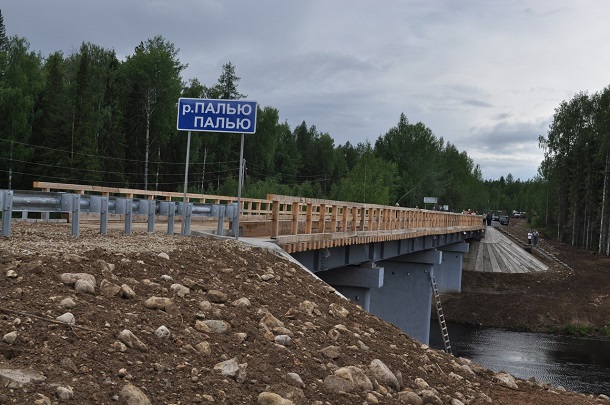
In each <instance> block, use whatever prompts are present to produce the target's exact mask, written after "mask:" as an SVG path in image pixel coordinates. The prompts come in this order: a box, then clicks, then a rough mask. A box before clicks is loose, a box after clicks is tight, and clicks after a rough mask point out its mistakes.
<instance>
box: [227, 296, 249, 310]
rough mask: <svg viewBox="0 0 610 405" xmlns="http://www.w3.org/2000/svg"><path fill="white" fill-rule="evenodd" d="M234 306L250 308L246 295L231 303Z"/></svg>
mask: <svg viewBox="0 0 610 405" xmlns="http://www.w3.org/2000/svg"><path fill="white" fill-rule="evenodd" d="M231 305H233V306H234V307H238V308H250V305H252V304H250V300H249V299H247V298H246V297H242V298H239V299H237V300H235V301H233V302H232V303H231Z"/></svg>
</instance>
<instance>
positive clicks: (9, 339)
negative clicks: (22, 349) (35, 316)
mask: <svg viewBox="0 0 610 405" xmlns="http://www.w3.org/2000/svg"><path fill="white" fill-rule="evenodd" d="M15 340H17V332H16V331H12V332H9V333H7V334H6V335H4V337H3V338H2V341H3V342H4V343H7V344H9V345H12V344H13V343H15Z"/></svg>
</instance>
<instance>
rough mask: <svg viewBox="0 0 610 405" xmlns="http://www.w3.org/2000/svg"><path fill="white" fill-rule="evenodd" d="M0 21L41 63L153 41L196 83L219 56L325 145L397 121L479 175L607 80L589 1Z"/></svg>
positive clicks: (185, 9)
mask: <svg viewBox="0 0 610 405" xmlns="http://www.w3.org/2000/svg"><path fill="white" fill-rule="evenodd" d="M2 14H3V16H4V22H5V25H6V28H7V33H8V34H9V35H13V34H17V35H19V36H23V37H26V38H27V39H28V40H29V41H30V43H31V46H32V48H33V49H34V50H40V51H41V52H42V54H43V55H48V54H49V53H51V52H53V51H57V50H63V51H64V53H66V54H68V53H70V52H71V51H75V50H78V48H79V47H80V44H81V43H82V42H83V41H86V42H91V43H94V44H96V45H99V46H102V47H105V48H109V49H115V51H116V52H117V56H118V57H119V58H124V57H125V56H127V55H129V54H131V53H133V50H134V48H135V47H136V46H137V45H138V44H139V42H140V41H145V40H147V39H149V38H152V37H154V36H155V35H162V36H163V37H165V38H166V39H167V40H168V41H170V42H172V43H174V45H175V46H176V47H177V48H179V49H180V53H179V58H180V60H181V62H182V63H187V64H188V65H189V67H188V68H187V69H186V70H185V71H184V79H185V80H186V79H189V78H197V79H199V81H200V82H201V83H203V84H206V85H213V84H215V83H216V81H217V79H218V77H219V75H220V73H221V69H222V65H223V64H224V63H227V62H228V61H231V62H232V63H233V64H234V65H235V66H236V73H237V75H238V76H239V77H241V81H240V83H239V85H240V88H239V89H240V91H241V92H242V93H245V94H247V95H248V98H249V99H251V100H257V101H258V102H259V103H260V104H261V105H263V106H272V107H274V108H277V109H278V110H279V112H280V120H281V121H284V120H286V121H287V122H288V123H289V124H290V125H291V126H292V127H294V126H296V125H299V124H300V123H301V122H302V121H305V122H307V124H308V125H315V126H316V128H317V129H318V130H319V131H321V132H328V133H329V134H330V135H331V136H332V137H333V138H334V139H335V144H336V145H338V144H344V143H345V142H346V141H348V140H349V141H350V142H351V143H353V144H356V143H358V142H364V141H366V140H369V141H374V140H375V139H377V137H378V136H380V135H383V134H385V133H386V132H387V131H388V130H389V129H390V128H392V127H393V126H395V125H396V124H397V123H398V120H399V117H400V114H401V113H404V114H405V115H406V116H407V117H408V119H409V121H411V122H422V123H424V125H426V126H427V127H429V128H430V129H431V130H432V131H433V132H434V134H435V135H436V136H437V137H439V138H440V137H442V138H443V139H445V141H447V142H451V143H453V144H454V145H456V147H458V149H460V150H462V151H466V153H468V155H469V156H470V157H471V158H472V159H473V160H474V161H475V163H476V164H479V165H480V166H481V169H482V171H483V176H484V178H499V177H500V176H501V175H504V176H506V174H507V173H508V172H511V173H512V174H513V176H515V178H517V177H520V178H522V179H528V178H531V177H534V176H535V175H536V170H537V167H538V165H539V164H540V162H541V160H542V153H541V151H540V150H539V148H538V145H537V139H538V136H539V135H545V134H546V131H547V128H548V124H549V122H550V119H551V118H550V117H552V115H553V112H554V109H555V108H556V107H557V106H558V105H559V104H560V103H561V102H562V101H563V100H566V99H569V98H571V97H572V96H573V95H574V94H575V93H577V92H580V91H589V92H596V91H600V90H601V89H603V88H604V87H605V86H607V85H608V75H607V66H609V65H610V41H607V28H606V27H607V21H609V20H610V2H601V1H598V0H582V1H579V2H573V1H571V0H557V1H554V2H540V1H534V0H519V1H518V2H489V1H487V0H472V1H462V0H451V1H450V0H441V1H435V2H430V1H426V0H384V1H383V2H354V1H353V0H335V1H332V2H329V1H326V0H308V1H296V0H262V1H258V2H253V1H247V0H233V1H226V0H181V1H170V0H140V1H125V0H106V1H104V2H84V1H82V0H56V1H52V2H51V1H41V0H19V1H16V0H15V1H8V2H5V4H3V5H2Z"/></svg>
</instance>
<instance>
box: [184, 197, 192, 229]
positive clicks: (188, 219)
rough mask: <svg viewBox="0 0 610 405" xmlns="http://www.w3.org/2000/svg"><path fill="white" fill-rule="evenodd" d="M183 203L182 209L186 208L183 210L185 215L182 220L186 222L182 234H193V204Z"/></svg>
mask: <svg viewBox="0 0 610 405" xmlns="http://www.w3.org/2000/svg"><path fill="white" fill-rule="evenodd" d="M182 205H183V207H182V209H183V210H185V211H183V213H184V216H183V217H182V220H183V221H184V224H183V225H182V232H183V233H182V234H183V235H185V236H186V235H190V234H191V215H193V204H192V203H182Z"/></svg>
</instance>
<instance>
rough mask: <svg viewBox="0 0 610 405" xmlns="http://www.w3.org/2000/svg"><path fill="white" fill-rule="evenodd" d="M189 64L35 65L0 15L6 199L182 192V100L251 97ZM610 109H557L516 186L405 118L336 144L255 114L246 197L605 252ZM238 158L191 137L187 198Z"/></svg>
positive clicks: (587, 105)
mask: <svg viewBox="0 0 610 405" xmlns="http://www.w3.org/2000/svg"><path fill="white" fill-rule="evenodd" d="M186 66H187V65H186V64H185V63H183V62H182V61H180V59H179V49H178V48H177V47H176V46H175V45H174V44H173V43H171V42H170V41H168V40H166V39H165V38H164V37H163V36H160V35H158V36H155V37H153V38H149V39H146V40H144V41H142V42H140V43H139V44H137V45H136V46H135V47H134V50H133V53H132V54H130V55H128V56H126V57H125V59H124V60H119V59H118V58H117V56H116V54H115V52H114V50H112V49H104V48H102V47H100V46H97V45H95V44H91V43H84V42H83V43H82V45H81V46H80V48H79V49H78V50H77V51H73V53H71V54H69V55H64V54H63V52H60V51H57V52H54V53H51V54H49V55H45V56H43V55H41V54H40V53H39V52H36V51H34V50H31V49H30V44H29V42H28V40H27V39H26V38H24V37H20V36H18V35H7V33H6V29H5V26H4V21H3V17H2V14H1V11H0V189H16V190H29V189H31V188H32V184H33V182H34V181H50V182H60V183H77V184H90V185H103V186H115V187H127V188H137V189H147V190H160V191H161V190H162V191H183V187H184V173H185V155H186V136H185V134H184V133H183V132H179V131H177V130H176V114H177V111H176V104H177V101H178V99H179V98H180V97H190V98H207V99H225V100H238V99H244V98H246V97H247V95H245V94H241V93H240V91H239V81H240V77H239V76H238V75H237V67H236V66H235V65H234V64H232V63H231V62H230V61H227V62H226V63H225V64H224V65H223V66H222V69H221V71H220V72H219V76H218V78H217V79H214V80H212V82H211V84H204V83H205V81H204V80H203V78H201V79H200V78H184V77H183V72H184V70H185V68H186ZM206 79H207V80H208V83H210V81H209V78H206ZM249 79H250V80H253V79H252V78H249ZM254 80H255V78H254ZM609 99H610V96H609V90H608V89H605V90H604V91H603V92H601V93H599V94H595V95H593V96H588V95H587V94H578V95H576V96H575V97H574V99H573V100H571V101H568V102H565V101H564V102H562V103H561V105H560V106H559V107H558V108H557V109H556V112H555V115H554V117H553V122H552V124H551V126H550V128H549V132H548V134H547V136H546V137H545V136H540V138H539V144H540V147H541V148H543V149H544V152H545V160H544V161H543V162H542V164H541V166H540V168H539V170H538V175H537V176H536V177H535V178H533V179H528V180H524V181H522V180H521V179H514V178H513V176H512V175H511V174H510V173H508V174H507V175H506V177H504V176H502V177H501V178H500V179H499V180H484V179H483V176H482V173H481V169H480V167H479V166H478V165H477V164H475V162H474V161H473V160H472V159H471V158H470V157H469V156H468V155H467V154H466V152H464V151H459V150H458V149H457V148H456V147H455V145H453V144H452V143H451V142H450V141H447V140H445V139H443V138H442V137H440V138H439V137H437V136H436V135H435V134H434V133H433V132H432V130H431V129H430V128H428V127H426V125H425V124H424V123H421V122H417V123H412V122H410V121H409V119H408V118H407V116H406V115H404V114H401V115H400V116H399V117H397V123H396V125H395V126H394V127H392V128H389V129H387V131H386V132H385V134H383V135H380V136H378V137H377V139H376V140H375V141H374V142H358V143H356V144H352V143H350V142H346V143H345V144H342V145H335V141H334V139H333V137H332V134H329V133H326V132H320V131H319V130H318V129H317V128H316V126H315V124H313V123H309V124H308V123H306V122H304V121H303V122H302V123H301V124H300V125H297V126H296V127H294V128H291V127H290V126H289V125H288V123H287V122H285V121H284V122H282V121H281V119H280V112H279V111H278V110H277V109H276V108H274V107H272V106H260V105H259V107H258V112H257V123H256V128H257V130H256V134H255V135H249V137H250V136H251V137H255V138H247V140H246V142H245V150H244V160H245V178H244V183H243V187H242V195H243V196H244V197H252V198H265V197H266V195H267V194H269V193H274V194H285V195H295V196H303V197H312V198H323V199H333V200H344V201H354V202H364V203H374V204H385V205H400V206H405V207H420V208H435V209H437V208H439V207H445V206H446V207H448V209H449V210H452V211H456V212H460V211H463V210H468V209H470V210H473V211H475V212H478V213H483V212H486V211H494V212H499V211H506V212H507V213H511V212H512V211H513V210H515V211H520V212H523V211H525V212H527V213H528V220H529V221H531V223H532V227H537V228H540V229H542V228H544V229H546V230H548V232H549V233H551V234H553V235H556V236H557V238H559V239H561V240H564V241H566V242H569V243H572V244H573V245H576V246H585V247H587V248H589V249H592V250H597V251H599V252H600V253H601V252H604V253H605V254H610V238H609V237H608V235H609V232H610V213H609V212H608V208H609V207H608V199H607V198H606V195H607V193H608V187H609V185H608V184H607V183H608V175H609V170H610V169H609V168H608V163H609V161H608V159H609V152H608V151H609V147H610V146H609V142H608V137H609V129H610V122H609V119H610V115H609V114H610V112H609V109H608V103H609V101H608V100H609ZM382 131H383V129H381V130H380V132H382ZM239 153H240V137H239V136H232V135H230V134H223V133H205V134H202V135H198V136H193V137H192V140H191V146H190V158H189V167H188V173H189V176H188V183H187V184H188V191H189V192H195V193H206V194H218V195H236V193H237V189H238V179H239V165H240V158H239ZM424 197H437V198H438V202H439V205H438V206H437V207H432V206H427V207H425V206H424V202H423V201H424Z"/></svg>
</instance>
